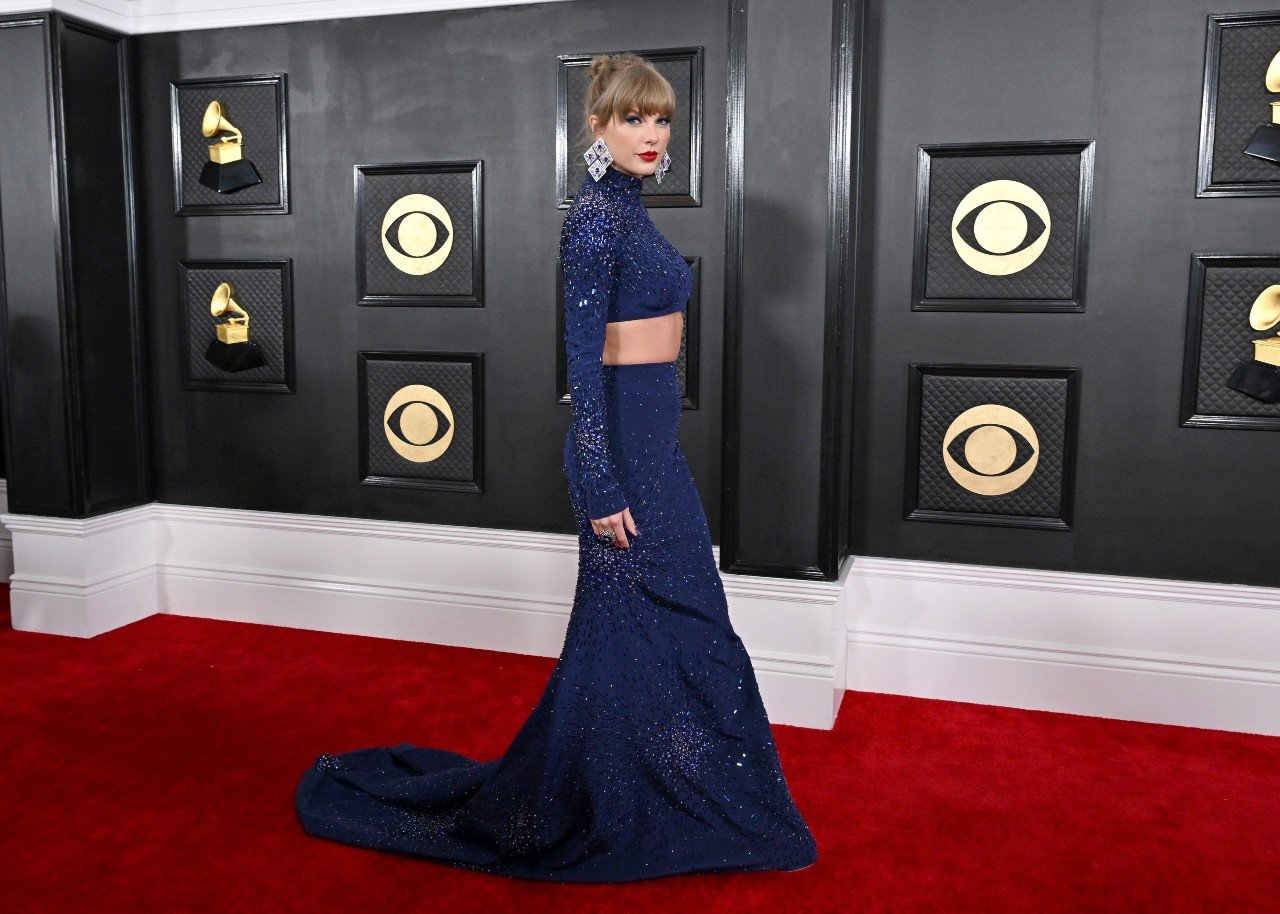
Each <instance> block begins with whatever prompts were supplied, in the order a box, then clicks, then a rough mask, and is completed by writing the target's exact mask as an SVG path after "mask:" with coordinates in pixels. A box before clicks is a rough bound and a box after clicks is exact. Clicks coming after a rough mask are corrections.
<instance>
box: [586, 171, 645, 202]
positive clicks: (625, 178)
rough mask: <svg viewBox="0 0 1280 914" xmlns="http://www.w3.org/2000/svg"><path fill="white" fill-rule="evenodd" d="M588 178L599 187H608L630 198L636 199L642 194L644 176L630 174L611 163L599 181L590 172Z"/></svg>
mask: <svg viewBox="0 0 1280 914" xmlns="http://www.w3.org/2000/svg"><path fill="white" fill-rule="evenodd" d="M586 180H587V181H590V182H592V183H593V184H595V185H597V186H598V187H602V188H606V189H608V190H609V191H610V192H612V193H616V194H619V195H621V196H623V197H626V198H628V199H635V198H638V197H639V196H640V187H641V185H642V184H643V183H644V176H643V175H629V174H627V173H626V172H624V171H621V170H619V169H617V168H614V167H613V166H612V165H610V166H609V167H608V168H606V169H605V170H604V174H603V175H601V176H600V180H599V181H596V180H595V179H594V178H592V177H591V173H590V172H588V173H587V176H586Z"/></svg>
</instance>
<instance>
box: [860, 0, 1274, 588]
mask: <svg viewBox="0 0 1280 914" xmlns="http://www.w3.org/2000/svg"><path fill="white" fill-rule="evenodd" d="M1274 6H1275V4H1274V0H1264V2H1249V0H1241V2H1238V3H1234V4H1230V5H1229V10H1230V11H1232V12H1246V11H1251V10H1265V9H1269V8H1273V7H1274ZM1223 11H1224V8H1223V7H1221V6H1212V7H1211V6H1209V5H1205V4H1201V3H1198V2H1188V0H1163V2H1148V3H1115V2H1104V0H1091V2H1078V3H1059V2H1054V0H1031V2H1027V0H1018V2H1014V0H991V2H987V3H981V4H954V3H943V2H938V0H877V2H875V3H874V4H873V7H872V10H871V21H870V25H869V28H870V43H869V46H870V48H871V57H870V58H869V61H868V62H869V64H870V66H871V67H872V72H873V73H874V77H873V79H874V82H873V87H874V91H873V95H872V98H873V104H872V110H871V112H870V117H871V122H870V124H869V127H870V132H869V135H870V136H871V137H872V141H871V145H870V146H869V148H868V150H867V152H868V161H869V169H868V171H867V173H866V175H865V177H866V184H865V187H866V189H867V191H868V196H867V197H866V198H865V203H866V204H867V206H868V208H869V209H868V213H867V215H868V220H867V222H866V224H865V226H866V230H867V231H866V236H867V238H868V248H867V251H868V257H867V258H866V260H865V261H864V263H865V264H866V270H865V272H864V274H863V276H862V277H861V279H862V282H863V283H864V288H865V291H866V294H865V296H864V299H863V302H864V307H863V308H862V309H861V311H860V313H859V315H858V321H859V323H858V333H859V342H858V352H859V357H858V374H857V382H856V412H857V422H856V436H857V437H856V445H855V463H854V466H855V473H854V475H855V486H856V493H855V501H854V507H853V520H854V525H855V527H854V529H855V532H856V535H855V543H854V549H853V551H854V552H857V553H862V554H870V555H879V556H895V557H906V558H924V559H939V560H945V561H955V562H974V563H985V564H993V565H1014V566H1028V567H1040V568H1054V569H1070V570H1077V571H1092V572H1106V573H1116V574H1132V575H1144V576H1145V575H1150V576H1155V577H1172V578H1186V579H1199V580H1210V581H1233V582H1240V583H1256V584H1271V585H1274V584H1278V583H1280V565H1277V563H1276V562H1275V559H1274V551H1275V550H1274V546H1275V535H1276V531H1277V530H1280V502H1278V501H1277V500H1276V499H1275V498H1274V496H1273V486H1272V484H1271V483H1272V481H1273V479H1274V477H1275V472H1276V470H1277V469H1280V435H1277V434H1276V433H1275V432H1266V431H1230V430H1220V429H1206V428H1180V427H1179V425H1178V420H1179V390H1180V379H1181V371H1182V348H1183V330H1184V321H1185V315H1186V302H1187V276H1188V264H1189V260H1190V255H1191V253H1192V252H1193V251H1224V252H1270V253H1275V251H1276V249H1277V248H1280V231H1277V215H1278V214H1280V209H1278V208H1277V207H1278V206H1280V204H1277V203H1276V201H1275V199H1274V198H1271V199H1266V198H1254V199H1197V198H1196V196H1195V185H1196V154H1197V147H1198V142H1199V131H1200V103H1201V85H1202V79H1203V67H1204V43H1205V31H1206V15H1207V14H1208V13H1210V12H1223ZM1074 138H1095V139H1096V140H1097V146H1096V172H1095V180H1094V207H1093V213H1092V225H1091V237H1090V241H1089V266H1088V293H1087V294H1088V300H1087V311H1086V312H1085V313H1082V314H1011V315H1001V314H965V313H926V312H912V311H911V310H910V304H911V302H910V294H911V252H912V231H913V200H914V194H915V167H916V147H917V146H918V145H919V144H921V143H950V142H977V141H998V140H1039V139H1074ZM911 360H918V361H940V362H947V361H955V362H993V363H1006V362H1008V363H1018V364H1021V363H1026V364H1048V365H1074V366H1080V368H1081V379H1080V380H1081V401H1080V438H1079V461H1078V468H1077V485H1076V498H1075V506H1076V509H1075V524H1074V530H1072V531H1071V532H1065V533H1062V532H1048V531H1039V530H1024V529H1011V528H1003V529H1002V528H992V527H980V526H968V525H958V524H939V523H923V522H915V521H910V522H909V521H904V520H903V519H902V512H903V474H904V452H905V446H904V441H905V428H906V402H907V371H908V369H907V363H908V362H909V361H911Z"/></svg>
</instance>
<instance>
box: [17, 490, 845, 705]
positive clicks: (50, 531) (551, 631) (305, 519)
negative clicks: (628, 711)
mask: <svg viewBox="0 0 1280 914" xmlns="http://www.w3.org/2000/svg"><path fill="white" fill-rule="evenodd" d="M0 522H2V523H4V524H5V525H6V526H7V527H8V528H9V529H10V530H11V531H12V533H13V537H14V541H15V543H16V545H17V556H18V566H19V567H18V569H17V571H16V573H14V574H13V576H12V578H11V581H10V604H11V606H12V608H13V625H14V628H16V629H19V630H22V631H40V632H46V633H51V634H62V635H71V636H77V637H92V636H94V635H97V634H100V633H102V632H104V631H109V630H111V629H113V628H117V627H119V626H121V625H125V624H128V623H130V622H133V621H136V620H137V619H141V618H145V617H146V616H150V615H153V614H155V613H170V614H174V615H186V616H195V617H200V618H208V619H222V620H226V621H235V622H253V623H258V624H264V625H280V626H286V627H290V628H302V629H308V630H312V631H328V632H338V633H344V634H352V635H366V636H372V637H381V638H394V639H398V640H408V641H425V642H431V643H435V644H447V645H454V646H461V647H472V648H480V649H484V650H495V651H506V652H510V653H519V654H533V655H537V656H545V657H555V656H558V655H559V653H560V650H561V648H562V647H563V643H564V635H565V630H566V627H567V625H568V620H569V612H570V610H571V608H572V606H573V594H574V588H575V585H576V582H577V570H578V539H577V535H576V534H548V533H532V532H525V531H520V530H499V529H486V528H479V527H462V526H450V525H443V524H420V523H407V522H402V521H382V520H372V519H366V518H350V517H329V516H323V515H309V514H285V513H276V512H267V511H249V510H236V509H225V508H206V507H198V506H188V505H169V504H161V503H153V504H149V505H144V506H141V507H137V508H132V509H130V510H128V511H121V512H118V513H117V514H114V515H102V516H98V517H93V518H88V519H83V520H80V519H68V518H50V517H37V516H30V515H15V514H4V515H0ZM713 552H714V550H713ZM722 580H723V583H724V587H725V592H726V596H727V597H728V600H729V612H730V615H731V617H732V620H733V624H734V628H735V629H736V630H737V632H738V633H739V635H740V636H741V637H742V639H743V641H744V643H745V644H746V645H747V649H748V652H749V653H750V655H751V659H752V664H753V666H754V668H755V670H756V675H757V679H758V681H759V683H760V691H761V694H762V696H763V698H764V701H765V707H766V709H767V710H768V712H769V717H770V719H771V720H772V721H773V722H775V723H787V724H793V725H796V726H804V727H816V728H821V729H829V728H830V727H831V726H832V725H833V724H834V722H835V716H836V711H837V709H838V707H839V701H840V698H842V697H843V695H844V681H845V671H844V667H843V659H844V652H845V649H846V646H847V645H846V642H845V639H844V637H843V619H844V614H845V610H844V607H843V606H842V605H841V603H840V599H841V588H840V585H839V583H835V582H812V581H804V582H781V581H777V580H775V579H771V578H748V577H742V576H728V577H722Z"/></svg>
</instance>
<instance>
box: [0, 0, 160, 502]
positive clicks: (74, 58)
mask: <svg viewBox="0 0 1280 914" xmlns="http://www.w3.org/2000/svg"><path fill="white" fill-rule="evenodd" d="M127 48H128V42H127V40H126V38H125V36H124V35H122V34H119V33H117V32H113V31H111V30H108V29H102V28H99V27H98V26H94V25H89V24H87V23H83V22H81V21H79V20H76V19H74V18H73V17H66V16H62V15H60V14H56V13H43V14H32V15H29V16H27V17H25V18H24V17H23V16H20V15H19V16H8V17H4V19H3V20H0V85H3V86H4V92H3V93H0V95H2V96H3V97H2V98H0V334H2V336H3V347H2V348H3V350H4V353H5V357H4V369H5V371H4V377H3V381H4V383H3V396H4V401H5V408H4V413H5V415H4V419H5V423H6V427H7V428H6V435H5V449H6V451H7V455H8V458H7V461H6V467H5V470H6V478H7V483H8V495H9V509H10V510H11V511H13V512H16V513H22V514H47V515H54V516H64V517H87V516H90V515H94V514H101V513H104V512H107V511H111V510H115V509H118V508H122V507H130V506H133V505H138V504H143V503H146V502H148V501H150V500H151V489H150V472H149V466H148V456H149V443H148V441H147V437H146V425H147V415H146V413H147V406H146V391H145V374H146V370H145V366H144V364H143V362H144V355H143V353H144V345H145V343H144V340H143V338H142V337H143V334H142V330H141V314H140V313H139V305H138V302H137V299H136V296H135V294H134V289H135V282H134V279H135V273H134V257H133V212H132V191H133V183H132V175H131V173H130V155H129V154H130V149H129V145H128V130H127V129H126V125H127V124H128V123H129V120H130V118H129V114H128V102H127V100H128V97H129V92H128V86H127V79H126V74H127V73H128V70H129V65H128V56H127Z"/></svg>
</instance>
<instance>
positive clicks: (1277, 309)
mask: <svg viewBox="0 0 1280 914" xmlns="http://www.w3.org/2000/svg"><path fill="white" fill-rule="evenodd" d="M1277 324H1280V285H1277V286H1267V288H1265V289H1263V290H1262V294H1261V295H1259V296H1258V297H1257V299H1256V300H1255V301H1254V303H1253V307H1252V308H1250V309H1249V326H1250V327H1252V328H1253V329H1254V330H1270V329H1271V328H1272V327H1274V326H1276V325H1277ZM1227 386H1228V387H1230V388H1231V389H1232V390H1238V391H1240V393H1242V394H1248V395H1249V396H1251V397H1254V398H1255V399H1258V400H1261V401H1262V402H1263V403H1280V334H1277V335H1276V336H1264V337H1263V338H1262V339H1257V340H1254V341H1253V361H1251V362H1241V363H1240V364H1239V365H1237V366H1236V370H1235V371H1233V372H1232V373H1231V380H1229V381H1227Z"/></svg>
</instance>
